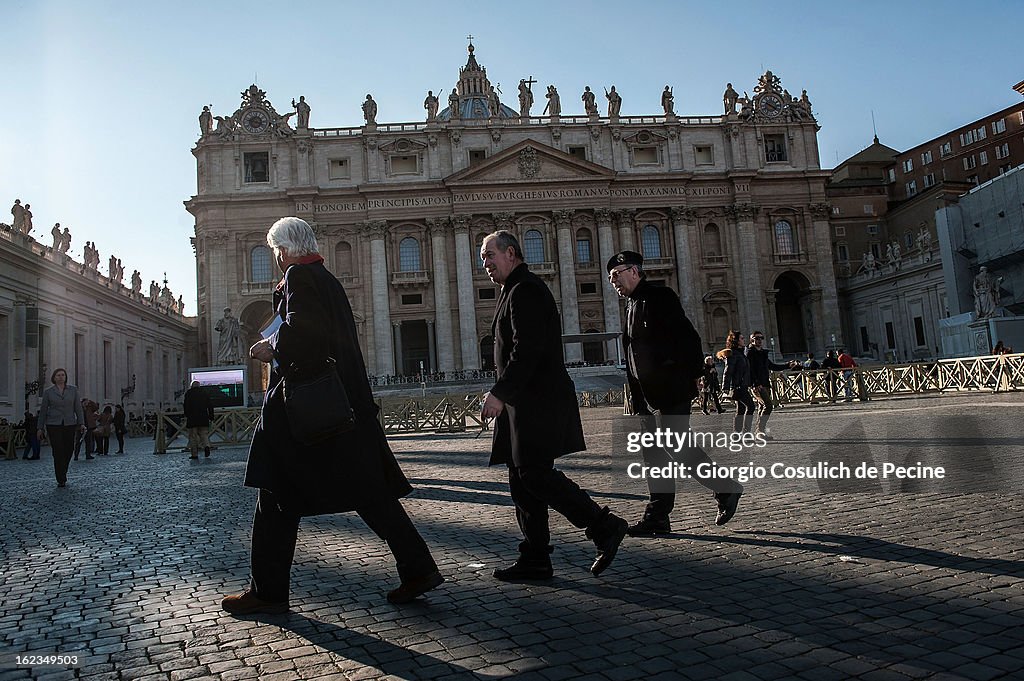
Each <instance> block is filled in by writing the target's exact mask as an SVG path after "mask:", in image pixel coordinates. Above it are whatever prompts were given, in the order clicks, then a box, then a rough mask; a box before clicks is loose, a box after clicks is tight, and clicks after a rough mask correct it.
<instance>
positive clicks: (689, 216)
mask: <svg viewBox="0 0 1024 681" xmlns="http://www.w3.org/2000/svg"><path fill="white" fill-rule="evenodd" d="M669 212H670V213H671V214H672V221H673V222H693V221H694V219H696V217H697V211H696V210H694V209H693V208H691V207H689V206H673V207H672V208H670V209H669Z"/></svg>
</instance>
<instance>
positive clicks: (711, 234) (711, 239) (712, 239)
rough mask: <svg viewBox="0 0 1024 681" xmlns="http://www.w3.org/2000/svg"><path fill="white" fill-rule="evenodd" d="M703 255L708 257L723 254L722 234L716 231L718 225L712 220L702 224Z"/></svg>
mask: <svg viewBox="0 0 1024 681" xmlns="http://www.w3.org/2000/svg"><path fill="white" fill-rule="evenodd" d="M704 255H705V256H707V257H709V258H715V257H718V256H721V255H723V253H722V235H721V233H720V232H719V231H718V225H716V224H715V223H713V222H709V223H708V224H706V225H705V226H704Z"/></svg>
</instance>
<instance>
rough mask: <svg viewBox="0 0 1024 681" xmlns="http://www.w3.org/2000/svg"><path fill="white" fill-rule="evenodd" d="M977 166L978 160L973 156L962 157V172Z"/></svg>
mask: <svg viewBox="0 0 1024 681" xmlns="http://www.w3.org/2000/svg"><path fill="white" fill-rule="evenodd" d="M977 165H978V159H976V158H975V157H974V154H971V155H970V156H964V170H970V169H971V168H975V167H977Z"/></svg>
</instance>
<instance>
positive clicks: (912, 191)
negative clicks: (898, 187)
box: [907, 180, 917, 196]
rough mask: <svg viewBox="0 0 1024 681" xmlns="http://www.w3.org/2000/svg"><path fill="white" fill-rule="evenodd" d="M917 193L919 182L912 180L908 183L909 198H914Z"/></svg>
mask: <svg viewBox="0 0 1024 681" xmlns="http://www.w3.org/2000/svg"><path fill="white" fill-rule="evenodd" d="M916 193H917V180H911V181H910V182H908V183H907V196H913V195H914V194H916Z"/></svg>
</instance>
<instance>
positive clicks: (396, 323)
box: [391, 320, 402, 329]
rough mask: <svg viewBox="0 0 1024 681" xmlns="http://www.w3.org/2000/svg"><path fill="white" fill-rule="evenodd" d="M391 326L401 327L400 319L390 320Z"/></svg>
mask: <svg viewBox="0 0 1024 681" xmlns="http://www.w3.org/2000/svg"><path fill="white" fill-rule="evenodd" d="M391 326H393V327H394V328H396V329H398V328H401V326H402V321H401V320H399V321H397V322H394V321H393V322H391Z"/></svg>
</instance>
